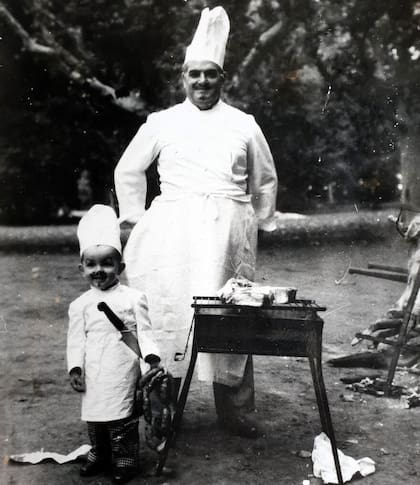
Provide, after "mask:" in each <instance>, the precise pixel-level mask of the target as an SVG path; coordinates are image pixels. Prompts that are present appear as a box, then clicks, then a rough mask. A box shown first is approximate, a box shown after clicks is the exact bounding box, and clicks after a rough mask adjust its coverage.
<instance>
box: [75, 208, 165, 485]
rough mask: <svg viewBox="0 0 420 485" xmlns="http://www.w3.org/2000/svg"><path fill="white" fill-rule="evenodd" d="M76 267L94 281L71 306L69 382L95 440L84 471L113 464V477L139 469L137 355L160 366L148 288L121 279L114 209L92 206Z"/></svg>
mask: <svg viewBox="0 0 420 485" xmlns="http://www.w3.org/2000/svg"><path fill="white" fill-rule="evenodd" d="M77 235H78V239H79V244H80V256H81V262H80V265H79V269H80V271H81V273H82V275H83V277H84V278H86V280H87V281H88V282H89V284H90V289H89V290H88V291H86V292H85V293H83V294H82V295H81V296H80V297H78V298H77V299H76V300H74V301H73V302H72V303H71V304H70V307H69V328H68V336H67V364H68V371H69V374H70V384H71V386H72V387H73V389H74V390H76V391H78V392H81V393H82V416H81V417H82V420H83V421H86V422H87V426H88V434H89V438H90V440H91V444H92V448H91V450H90V451H89V454H88V457H87V462H86V464H85V465H83V466H82V468H81V469H80V475H81V476H93V475H96V474H99V473H101V472H104V471H111V472H112V476H113V481H114V483H126V482H128V481H129V480H130V479H131V478H133V477H134V476H135V475H136V474H137V473H138V466H139V463H138V462H139V434H138V414H136V413H135V412H134V404H135V399H136V391H137V384H138V381H139V378H140V375H141V373H140V363H139V357H141V358H142V359H143V361H144V362H146V363H147V364H149V365H150V367H151V368H152V369H153V368H156V367H159V362H160V358H159V352H158V350H157V347H156V345H155V343H154V342H153V339H152V330H151V325H150V321H149V316H148V307H147V300H146V297H145V295H144V294H143V293H142V292H140V291H138V290H136V289H133V288H129V287H127V286H125V285H122V284H120V283H119V279H118V278H119V275H120V274H121V272H122V271H123V270H124V263H123V262H122V258H121V242H120V231H119V224H118V220H117V217H116V215H115V213H114V211H113V210H112V209H111V208H110V207H107V206H104V205H95V206H93V207H92V208H91V209H90V210H89V211H88V212H87V214H86V215H85V216H84V217H83V218H82V219H81V221H80V223H79V226H78V231H77Z"/></svg>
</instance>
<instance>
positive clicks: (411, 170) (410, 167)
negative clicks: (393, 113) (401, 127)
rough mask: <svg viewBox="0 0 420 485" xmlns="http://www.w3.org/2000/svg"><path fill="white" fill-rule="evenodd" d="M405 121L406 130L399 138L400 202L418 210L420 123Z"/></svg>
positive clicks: (419, 206) (419, 205) (419, 204)
mask: <svg viewBox="0 0 420 485" xmlns="http://www.w3.org/2000/svg"><path fill="white" fill-rule="evenodd" d="M407 121H408V122H407V132H406V133H405V134H404V135H403V136H402V137H401V140H400V149H401V175H402V185H403V190H402V202H403V204H407V205H410V206H413V208H416V209H418V210H419V211H420V125H419V123H418V122H417V121H414V120H407Z"/></svg>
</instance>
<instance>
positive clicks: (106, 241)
mask: <svg viewBox="0 0 420 485" xmlns="http://www.w3.org/2000/svg"><path fill="white" fill-rule="evenodd" d="M77 237H78V239H79V245H80V256H81V255H82V254H83V253H84V251H85V250H86V249H87V248H89V247H90V246H98V245H105V246H111V247H113V248H115V249H116V250H117V251H118V252H119V253H120V254H121V239H120V225H119V223H118V219H117V215H116V214H115V212H114V210H113V209H112V208H111V207H109V206H107V205H102V204H96V205H94V206H92V207H91V208H90V209H89V210H88V211H87V212H86V214H85V215H84V216H83V217H82V218H81V219H80V222H79V226H78V227H77Z"/></svg>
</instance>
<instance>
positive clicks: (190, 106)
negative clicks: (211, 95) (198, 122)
mask: <svg viewBox="0 0 420 485" xmlns="http://www.w3.org/2000/svg"><path fill="white" fill-rule="evenodd" d="M182 104H183V105H184V106H185V107H186V108H188V109H189V110H191V111H194V112H199V113H210V112H214V111H216V110H217V109H219V108H220V106H221V105H222V104H223V101H222V100H221V99H220V98H219V101H217V103H216V104H215V105H214V106H212V107H211V108H209V109H200V108H197V106H196V105H195V104H194V103H192V102H191V101H190V100H189V99H188V98H185V101H184V102H183V103H182Z"/></svg>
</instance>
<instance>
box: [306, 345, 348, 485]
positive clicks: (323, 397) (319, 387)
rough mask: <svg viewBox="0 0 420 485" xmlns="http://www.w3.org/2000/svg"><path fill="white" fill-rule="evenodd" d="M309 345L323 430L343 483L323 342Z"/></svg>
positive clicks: (339, 481)
mask: <svg viewBox="0 0 420 485" xmlns="http://www.w3.org/2000/svg"><path fill="white" fill-rule="evenodd" d="M308 347H309V348H308V359H309V365H310V367H311V374H312V381H313V383H314V389H315V395H316V400H317V404H318V410H319V416H320V418H321V426H322V430H323V431H324V433H325V434H326V435H327V436H328V438H329V439H330V442H331V449H332V454H333V458H334V464H335V470H336V472H337V478H338V483H339V484H340V485H343V483H344V482H343V476H342V474H341V467H340V461H339V459H338V451H337V442H336V441H335V434H334V428H333V424H332V420H331V414H330V408H329V406H328V398H327V392H326V390H325V384H324V378H323V376H322V366H321V342H318V343H317V344H315V343H312V345H308ZM314 347H316V348H314Z"/></svg>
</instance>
